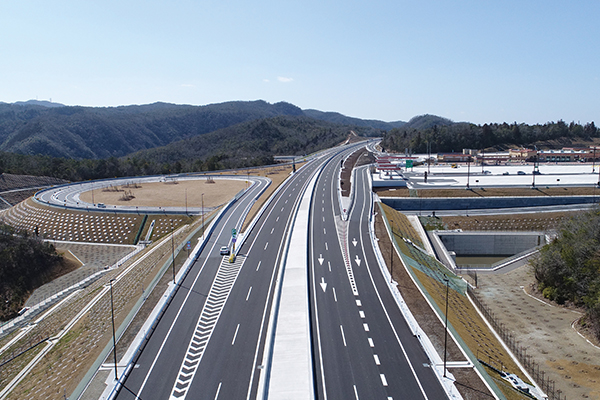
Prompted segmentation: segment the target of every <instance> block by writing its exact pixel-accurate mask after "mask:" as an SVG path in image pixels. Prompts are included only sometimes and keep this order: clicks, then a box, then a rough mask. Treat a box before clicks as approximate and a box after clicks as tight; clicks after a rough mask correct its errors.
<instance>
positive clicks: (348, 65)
mask: <svg viewBox="0 0 600 400" xmlns="http://www.w3.org/2000/svg"><path fill="white" fill-rule="evenodd" d="M599 19H600V2H599V1H597V0H594V1H585V0H583V1H575V2H566V1H553V0H545V1H541V0H535V1H533V0H532V1H528V0H521V1H512V0H505V1H487V0H476V1H461V0H456V1H432V0H429V1H428V0H424V1H402V0H394V1H377V0H375V1H355V0H346V1H328V0H319V1H313V0H302V1H295V0H291V1H288V0H278V1H257V2H248V1H237V0H233V1H231V0H219V1H216V0H215V1H213V0H209V1H189V0H182V1H175V2H173V1H154V0H147V1H127V0H120V1H111V0H104V1H101V2H100V1H88V0H79V1H60V0H57V1H30V0H22V1H16V0H11V1H3V2H1V3H0V37H2V39H1V40H0V60H2V61H1V62H0V101H4V102H15V101H20V100H28V99H35V98H38V99H40V100H49V99H50V98H51V99H52V101H54V102H59V103H63V104H67V105H85V106H118V105H128V104H146V103H153V102H156V101H163V102H170V103H177V104H194V105H204V104H209V103H218V102H223V101H230V100H256V99H263V100H266V101H268V102H271V103H274V102H278V101H287V102H290V103H293V104H295V105H297V106H299V107H301V108H303V109H306V108H314V109H318V110H322V111H337V112H340V113H343V114H346V115H349V116H354V117H359V118H368V119H381V120H385V121H392V120H408V119H410V118H411V117H413V116H415V115H420V114H426V113H427V114H436V115H440V116H443V117H446V118H450V119H452V120H455V121H470V122H474V123H480V124H483V123H486V122H509V123H510V122H514V121H517V122H525V123H544V122H547V121H556V120H559V119H563V120H565V121H567V122H570V121H575V122H577V121H581V122H582V123H586V122H589V121H595V122H596V123H597V124H598V122H600V120H599V119H598V118H597V116H598V111H599V109H600V107H598V106H599V105H600V102H599V100H598V95H599V93H600V91H599V89H600V81H599V78H600V52H599V49H600V24H599V23H598V21H599Z"/></svg>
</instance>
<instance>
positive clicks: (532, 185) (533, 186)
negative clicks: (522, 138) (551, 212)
mask: <svg viewBox="0 0 600 400" xmlns="http://www.w3.org/2000/svg"><path fill="white" fill-rule="evenodd" d="M533 148H534V149H535V154H534V155H533V172H531V175H533V181H532V183H531V188H535V163H536V162H537V158H538V156H537V146H533Z"/></svg>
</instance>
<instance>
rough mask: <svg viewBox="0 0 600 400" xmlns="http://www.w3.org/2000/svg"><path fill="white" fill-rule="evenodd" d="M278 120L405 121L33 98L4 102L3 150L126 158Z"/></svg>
mask: <svg viewBox="0 0 600 400" xmlns="http://www.w3.org/2000/svg"><path fill="white" fill-rule="evenodd" d="M278 116H298V117H300V116H302V117H312V118H314V119H318V120H323V121H328V122H335V123H337V124H343V125H349V124H350V125H353V126H361V127H365V128H370V129H373V130H381V129H383V130H385V129H390V127H391V126H393V125H394V124H398V123H401V122H397V123H389V124H388V123H385V122H382V121H369V120H360V119H357V118H350V117H344V116H343V115H341V114H336V113H322V112H318V111H316V110H307V111H303V110H301V109H300V108H298V107H296V106H295V105H293V104H289V103H285V102H279V103H275V104H270V103H267V102H265V101H262V100H257V101H232V102H225V103H218V104H210V105H206V106H190V105H175V104H168V103H154V104H147V105H133V106H122V107H108V108H106V107H80V106H64V105H59V104H57V103H50V102H43V101H35V100H34V101H28V102H20V103H15V104H6V103H0V151H5V152H11V153H20V154H31V155H33V154H36V155H49V156H52V157H65V158H75V159H103V158H108V157H122V156H124V155H127V154H131V153H134V152H136V151H140V150H146V149H152V148H155V147H160V146H165V145H167V144H169V143H172V142H176V141H179V140H182V139H187V138H192V137H195V136H198V135H203V134H206V133H209V132H214V131H216V130H219V129H224V128H227V127H230V126H233V125H236V124H240V123H243V122H248V121H254V120H260V119H265V118H273V117H278ZM333 120H337V121H339V122H336V121H333ZM390 124H391V125H390Z"/></svg>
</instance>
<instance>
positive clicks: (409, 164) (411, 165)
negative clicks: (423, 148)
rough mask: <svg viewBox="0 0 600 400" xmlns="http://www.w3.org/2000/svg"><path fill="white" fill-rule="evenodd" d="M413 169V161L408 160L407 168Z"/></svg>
mask: <svg viewBox="0 0 600 400" xmlns="http://www.w3.org/2000/svg"><path fill="white" fill-rule="evenodd" d="M412 167H413V160H406V168H412Z"/></svg>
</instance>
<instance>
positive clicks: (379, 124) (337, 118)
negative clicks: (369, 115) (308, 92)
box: [304, 110, 406, 131]
mask: <svg viewBox="0 0 600 400" xmlns="http://www.w3.org/2000/svg"><path fill="white" fill-rule="evenodd" d="M304 115H306V116H307V117H311V118H314V119H320V120H322V121H327V122H333V123H334V124H342V125H354V126H362V127H365V128H375V129H381V130H383V131H388V130H390V129H393V128H399V127H401V126H403V125H405V124H406V122H404V121H393V122H383V121H378V120H374V119H360V118H352V117H347V116H345V115H343V114H340V113H337V112H323V111H318V110H304Z"/></svg>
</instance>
